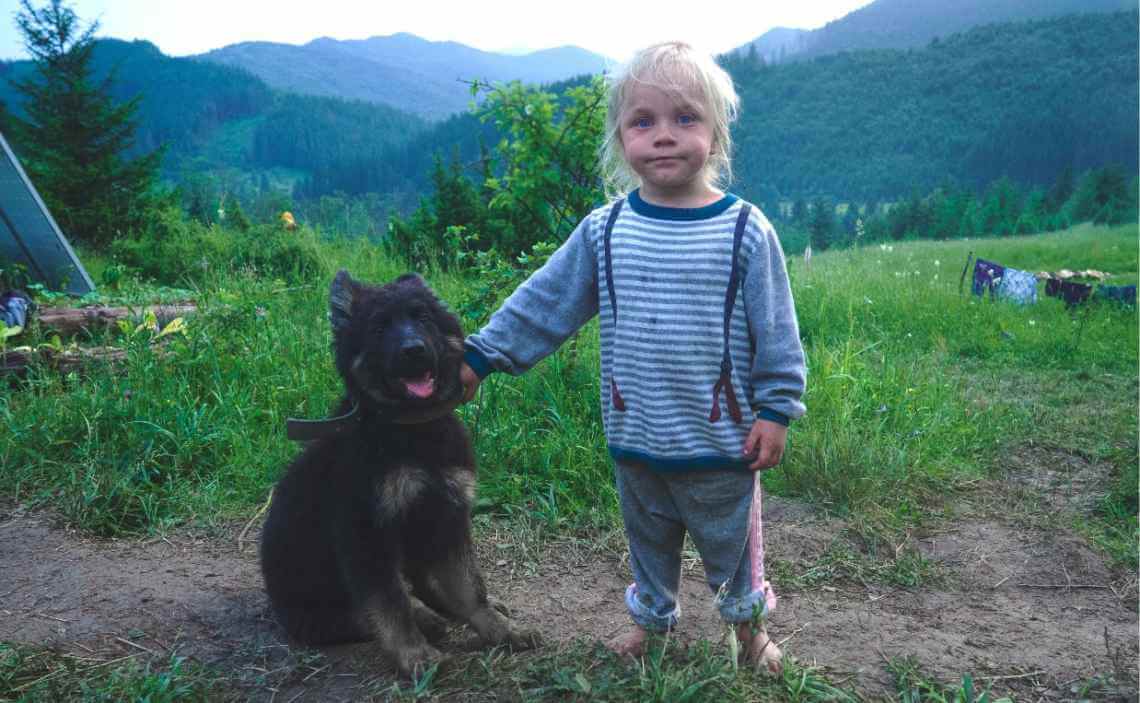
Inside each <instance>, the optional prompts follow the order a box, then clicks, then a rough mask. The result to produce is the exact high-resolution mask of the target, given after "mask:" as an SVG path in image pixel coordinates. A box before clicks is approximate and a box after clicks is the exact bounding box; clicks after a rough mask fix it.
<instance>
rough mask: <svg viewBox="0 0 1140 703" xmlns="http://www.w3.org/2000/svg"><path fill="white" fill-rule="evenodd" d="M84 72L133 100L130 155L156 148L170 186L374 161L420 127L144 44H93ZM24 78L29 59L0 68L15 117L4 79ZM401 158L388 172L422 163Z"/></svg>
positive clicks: (400, 115) (380, 109)
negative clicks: (224, 175)
mask: <svg viewBox="0 0 1140 703" xmlns="http://www.w3.org/2000/svg"><path fill="white" fill-rule="evenodd" d="M92 74H93V75H92V78H93V82H95V83H101V82H103V81H104V80H106V79H107V78H108V77H111V78H112V80H111V83H110V86H111V88H110V90H111V95H112V97H114V98H115V100H116V101H118V102H125V101H126V100H129V99H131V98H133V97H134V96H136V95H142V100H141V101H140V103H139V108H138V112H137V114H136V122H137V125H138V129H137V130H136V133H135V149H134V151H135V152H136V153H139V152H149V151H151V150H153V149H156V148H158V147H159V146H165V147H166V150H167V151H166V156H165V159H164V162H163V173H164V176H165V177H166V178H167V179H169V180H171V181H178V180H181V179H182V178H183V177H185V176H186V175H187V174H188V173H190V172H193V171H213V172H220V171H225V170H230V171H234V170H237V171H242V172H247V173H249V172H256V171H265V170H269V169H289V170H292V171H295V172H299V175H300V176H304V175H307V174H311V173H313V172H315V171H317V170H319V169H326V170H333V171H336V170H344V169H346V168H348V167H349V165H350V164H359V163H361V162H366V161H367V160H369V159H379V158H380V155H381V152H384V151H385V150H387V149H390V148H391V147H394V146H396V145H398V144H400V145H402V144H405V143H407V142H408V141H409V139H413V138H415V137H416V136H417V135H419V133H420V132H422V131H423V130H424V129H425V127H426V124H425V123H424V121H423V120H422V119H420V118H419V117H416V116H415V115H412V114H410V113H407V112H403V111H400V110H397V109H395V108H393V107H391V106H388V105H377V104H373V103H365V102H360V101H355V102H353V101H346V100H342V99H339V98H328V97H316V96H302V95H295V94H288V93H282V92H280V91H276V90H273V89H272V88H270V87H269V86H267V85H266V84H265V83H264V82H263V81H262V80H261V79H260V78H257V77H256V76H254V75H253V74H251V73H249V72H248V71H246V70H244V69H240V68H235V67H231V66H225V65H220V64H216V63H209V62H205V61H198V60H195V59H189V58H177V57H170V56H166V55H164V54H163V53H162V52H161V51H159V49H158V48H157V47H156V46H154V45H153V44H151V43H150V42H146V41H133V42H126V41H121V40H118V39H99V40H97V41H96V44H95V49H94V52H93V59H92ZM33 75H34V68H33V64H32V62H31V61H12V62H0V103H3V104H4V105H6V106H7V107H8V108H9V110H10V111H11V112H12V114H13V115H15V116H16V117H23V110H22V107H21V105H22V102H23V95H22V94H20V93H18V92H17V91H16V90H15V89H14V88H13V86H12V85H11V81H13V80H15V81H22V80H28V79H29V78H31V77H32V76H33ZM15 146H16V149H17V151H19V149H20V145H19V143H18V142H17V143H16V145H15ZM408 159H410V161H409V163H403V164H394V163H391V164H390V167H391V168H392V169H394V170H397V171H400V170H412V169H414V168H415V169H418V168H423V164H424V163H425V160H426V159H430V157H418V156H416V155H408ZM412 161H414V165H413V164H412V163H411V162H412ZM426 163H430V160H427V161H426Z"/></svg>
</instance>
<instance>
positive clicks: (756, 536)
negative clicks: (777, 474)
mask: <svg viewBox="0 0 1140 703" xmlns="http://www.w3.org/2000/svg"><path fill="white" fill-rule="evenodd" d="M762 489H763V485H762V484H761V483H760V472H759V471H757V472H755V473H753V474H752V512H751V514H750V515H749V516H748V559H749V563H750V565H751V567H752V568H751V569H750V570H751V571H752V584H751V586H752V592H753V593H755V592H756V591H759V590H761V589H763V590H764V604H765V606H766V607H767V609H768V612H771V611H772V610H773V609H774V608H775V607H776V592H775V591H774V590H772V584H770V583H768V581H767V579H765V578H764V520H763V518H762V517H761V513H762V512H763V499H762V493H763V490H762Z"/></svg>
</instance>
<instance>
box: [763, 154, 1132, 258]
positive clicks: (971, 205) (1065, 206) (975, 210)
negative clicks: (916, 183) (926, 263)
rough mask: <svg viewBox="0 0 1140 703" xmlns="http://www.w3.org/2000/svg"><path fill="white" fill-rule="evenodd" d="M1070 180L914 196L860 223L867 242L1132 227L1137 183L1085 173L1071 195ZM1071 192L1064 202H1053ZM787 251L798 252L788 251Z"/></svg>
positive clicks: (1117, 173)
mask: <svg viewBox="0 0 1140 703" xmlns="http://www.w3.org/2000/svg"><path fill="white" fill-rule="evenodd" d="M1072 179H1073V176H1072V173H1071V172H1069V171H1063V172H1062V173H1061V175H1060V176H1059V177H1058V182H1057V183H1056V184H1054V185H1053V186H1052V187H1051V188H1049V190H1048V191H1046V190H1043V189H1040V188H1034V189H1031V190H1028V191H1027V190H1025V189H1023V188H1022V187H1021V186H1019V185H1017V184H1016V183H1014V182H1013V181H1011V180H1010V179H1008V178H1002V179H999V180H998V181H996V182H995V183H993V184H991V185H990V187H989V188H987V189H986V191H985V193H984V194H983V195H982V196H981V197H975V196H974V194H973V193H971V192H970V191H968V190H959V189H956V188H954V187H952V186H947V187H945V188H941V189H938V190H936V191H934V192H933V193H931V194H930V195H928V196H926V197H920V196H919V195H918V194H917V192H916V193H912V194H911V197H910V198H908V199H907V200H905V201H903V202H900V203H897V204H895V205H894V206H893V207H891V208H889V209H888V210H887V212H885V213H882V214H879V215H877V216H873V217H870V216H869V217H866V218H864V225H865V228H866V233H867V237H866V240H867V241H883V240H887V239H896V240H898V239H959V238H963V237H978V236H993V235H997V236H1009V235H1013V234H1036V233H1039V232H1048V231H1055V230H1059V229H1065V228H1066V227H1069V226H1071V225H1074V224H1078V223H1080V222H1089V221H1091V222H1094V223H1096V224H1109V225H1119V224H1125V223H1128V222H1136V220H1137V217H1138V215H1137V183H1136V181H1135V179H1134V180H1133V182H1132V183H1131V184H1129V183H1127V181H1126V179H1125V177H1124V174H1123V172H1122V171H1121V170H1120V169H1119V168H1118V167H1115V166H1109V167H1106V168H1103V169H1094V170H1092V171H1089V172H1088V173H1086V174H1084V175H1083V176H1082V177H1081V179H1080V183H1079V185H1078V186H1077V187H1076V189H1075V190H1073V188H1072V185H1071V183H1072ZM1070 191H1071V192H1072V194H1071V195H1070V196H1069V198H1068V199H1067V200H1064V201H1062V200H1057V199H1056V198H1059V197H1060V194H1062V193H1065V192H1070ZM781 233H783V230H781ZM813 246H814V241H813ZM786 248H788V249H789V250H791V251H796V249H795V248H794V247H791V246H787V247H786Z"/></svg>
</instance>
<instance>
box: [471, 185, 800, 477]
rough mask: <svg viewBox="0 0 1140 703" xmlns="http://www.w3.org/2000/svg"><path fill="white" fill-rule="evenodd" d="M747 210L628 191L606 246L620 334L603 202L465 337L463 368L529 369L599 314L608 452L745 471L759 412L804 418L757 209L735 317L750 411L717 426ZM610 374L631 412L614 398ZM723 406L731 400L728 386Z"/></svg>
mask: <svg viewBox="0 0 1140 703" xmlns="http://www.w3.org/2000/svg"><path fill="white" fill-rule="evenodd" d="M742 205H743V202H742V201H740V200H739V199H738V198H736V197H735V196H732V195H726V196H725V197H724V198H722V199H721V200H720V201H718V202H716V203H713V204H712V205H709V206H706V207H703V208H696V209H678V208H662V207H658V206H654V205H651V204H649V203H646V202H645V201H643V200H641V198H640V197H639V195H638V193H637V191H634V192H633V193H631V194H630V195H629V198H628V200H627V204H626V206H625V207H623V208H622V210H621V212H620V213H619V215H618V218H617V220H616V222H615V223H614V229H613V233H612V236H611V242H610V246H611V257H612V267H613V282H614V290H615V295H616V299H617V308H618V310H617V312H618V315H617V327H616V329H615V326H614V323H613V313H612V310H611V306H610V299H609V295H608V292H607V288H606V269H605V253H604V246H603V239H604V232H605V225H606V220H607V218H608V216H609V214H610V209H611V208H612V207H613V204H609V205H606V206H604V207H601V208H598V209H597V210H595V211H594V212H592V213H591V214H590V215H589V216H587V217H586V219H584V220H583V221H582V223H581V224H580V225H579V226H578V228H577V229H576V230H575V231H574V232H573V234H571V235H570V237H569V238H568V239H567V241H566V243H565V244H564V245H563V246H562V247H560V248H559V250H558V251H557V252H556V253H555V254H554V255H553V256H552V257H551V259H550V261H548V262H547V264H546V265H545V266H543V267H542V268H541V269H540V270H538V271H537V272H535V274H534V275H533V276H531V277H530V278H529V279H528V280H527V281H526V282H525V283H523V285H521V286H519V288H518V290H516V291H515V292H514V293H513V294H512V295H511V296H510V297H509V298H508V299H507V300H506V301H505V302H504V303H503V305H502V307H501V308H500V309H499V310H498V311H496V313H495V314H494V315H493V316H492V317H491V320H490V321H489V322H488V324H487V325H486V327H484V328H483V329H482V330H480V331H479V332H478V333H476V334H473V335H471V336H470V337H468V339H467V355H466V356H467V361H468V364H469V365H470V366H471V367H472V369H473V370H475V372H476V373H478V374H479V375H480V376H485V375H486V374H487V373H489V372H490V371H492V370H498V371H505V372H507V373H512V374H519V373H522V372H524V371H526V370H527V369H529V368H530V367H531V366H533V365H534V364H535V363H537V362H538V361H539V360H540V359H542V358H543V357H545V356H546V355H548V354H550V353H551V352H553V351H554V350H555V349H556V348H557V347H558V346H559V345H561V344H562V342H563V341H565V340H566V339H567V338H568V337H569V336H570V335H572V334H573V333H574V332H576V331H577V330H578V329H579V328H580V327H581V326H582V325H583V324H585V323H586V322H587V321H588V320H589V319H590V318H592V317H593V316H594V315H596V314H600V315H601V319H600V329H601V362H602V363H601V370H602V384H601V388H602V397H601V403H602V418H603V421H604V424H605V431H606V437H607V440H608V443H609V448H610V453H611V454H612V455H613V456H614V458H615V459H619V460H623V461H641V462H644V463H646V464H648V465H649V466H651V467H652V468H654V469H657V470H664V471H668V470H693V469H713V468H731V469H741V470H745V469H746V462H745V461H744V458H743V455H742V451H743V446H744V440H745V438H746V437H747V436H748V431H749V429H751V425H752V420H753V419H754V418H755V417H763V418H765V419H771V420H775V421H778V422H783V423H785V424H786V423H787V422H788V420H789V419H791V418H796V417H799V416H801V415H803V413H804V406H803V403H802V402H801V401H800V398H801V396H802V394H803V390H804V382H805V375H806V370H805V366H804V354H803V348H802V346H801V344H800V339H799V330H798V326H797V324H796V318H795V308H794V305H793V302H792V297H791V289H790V287H789V286H788V278H787V271H786V269H785V265H784V258H783V252H782V251H781V249H780V244H779V240H778V239H777V238H776V234H775V231H774V230H773V229H772V226H771V225H770V224H769V223H768V221H767V220H766V219H765V218H764V216H763V215H762V214H761V213H760V212H759V210H758V209H757V208H755V207H753V208H752V214H751V216H750V218H749V221H748V224H747V228H746V230H745V232H744V238H743V241H742V246H741V252H740V262H739V265H740V289H739V291H738V296H737V299H736V304H735V305H734V307H733V312H732V318H731V322H730V325H729V330H730V341H729V351H730V355H731V358H732V365H733V372H732V384H733V388H734V390H735V394H736V397H737V398H739V399H741V404H742V405H747V406H748V408H750V409H751V411H752V412H751V413H748V412H745V413H744V421H743V422H741V423H740V424H737V423H735V422H734V421H733V420H732V418H731V417H729V414H728V413H727V412H724V413H723V414H722V415H721V417H720V419H719V420H718V421H717V422H710V421H709V415H710V410H711V408H712V404H713V387H714V386H715V384H716V382H717V379H718V377H719V376H720V368H721V358H722V355H723V351H724V340H723V335H724V304H725V293H726V288H727V286H728V282H729V276H730V274H731V270H732V267H731V258H732V243H733V229H734V227H735V224H736V220H737V217H738V215H739V214H740V208H741V207H742ZM611 379H614V380H615V381H616V384H617V386H618V388H619V390H620V395H621V397H622V399H623V400H624V403H625V410H624V411H620V410H618V409H617V408H615V407H614V406H613V401H612V398H611V390H610V389H611V386H610V383H611ZM717 402H718V403H721V404H723V403H725V395H724V394H723V393H721V394H720V397H719V398H718V399H717ZM722 407H723V405H722ZM726 410H727V408H726Z"/></svg>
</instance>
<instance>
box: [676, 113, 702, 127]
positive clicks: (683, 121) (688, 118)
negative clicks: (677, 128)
mask: <svg viewBox="0 0 1140 703" xmlns="http://www.w3.org/2000/svg"><path fill="white" fill-rule="evenodd" d="M696 121H697V118H696V116H694V115H680V116H679V117H677V124H679V125H690V124H693V123H694V122H696Z"/></svg>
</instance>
